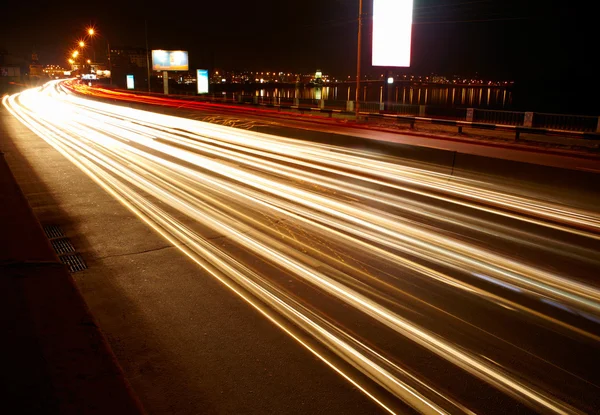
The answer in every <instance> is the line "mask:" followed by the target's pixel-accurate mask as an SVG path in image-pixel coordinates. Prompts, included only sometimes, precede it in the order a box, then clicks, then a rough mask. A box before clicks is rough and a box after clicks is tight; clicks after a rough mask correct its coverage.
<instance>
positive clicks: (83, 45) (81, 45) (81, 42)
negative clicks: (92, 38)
mask: <svg viewBox="0 0 600 415" xmlns="http://www.w3.org/2000/svg"><path fill="white" fill-rule="evenodd" d="M79 47H81V48H84V47H85V42H84V41H83V40H80V41H79Z"/></svg>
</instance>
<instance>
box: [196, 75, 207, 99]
mask: <svg viewBox="0 0 600 415" xmlns="http://www.w3.org/2000/svg"><path fill="white" fill-rule="evenodd" d="M196 82H197V83H198V93H199V94H208V70H207V69H197V70H196Z"/></svg>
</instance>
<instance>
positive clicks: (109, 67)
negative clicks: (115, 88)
mask: <svg viewBox="0 0 600 415" xmlns="http://www.w3.org/2000/svg"><path fill="white" fill-rule="evenodd" d="M87 33H88V35H90V41H91V42H92V50H93V51H94V61H95V62H96V49H95V48H94V37H95V36H100V37H102V38H104V40H106V48H107V51H108V70H109V72H110V84H111V85H112V62H111V59H110V43H109V42H108V39H107V38H106V37H105V36H102V35H99V34H97V33H96V29H94V28H93V27H89V28H88V29H87ZM148 79H150V78H148Z"/></svg>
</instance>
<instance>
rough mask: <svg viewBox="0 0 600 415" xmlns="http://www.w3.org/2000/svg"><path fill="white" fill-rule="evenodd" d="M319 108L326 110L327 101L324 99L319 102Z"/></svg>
mask: <svg viewBox="0 0 600 415" xmlns="http://www.w3.org/2000/svg"><path fill="white" fill-rule="evenodd" d="M319 108H321V109H324V108H325V100H324V99H320V100H319Z"/></svg>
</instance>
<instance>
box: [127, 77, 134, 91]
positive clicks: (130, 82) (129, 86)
mask: <svg viewBox="0 0 600 415" xmlns="http://www.w3.org/2000/svg"><path fill="white" fill-rule="evenodd" d="M127 89H135V81H134V79H133V75H127Z"/></svg>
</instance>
